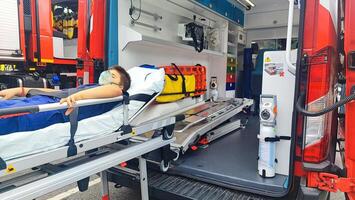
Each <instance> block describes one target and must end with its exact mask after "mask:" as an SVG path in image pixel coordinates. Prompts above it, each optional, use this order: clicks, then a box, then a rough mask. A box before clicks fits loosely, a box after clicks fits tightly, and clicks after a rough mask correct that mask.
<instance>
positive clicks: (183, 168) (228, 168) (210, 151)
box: [169, 116, 288, 194]
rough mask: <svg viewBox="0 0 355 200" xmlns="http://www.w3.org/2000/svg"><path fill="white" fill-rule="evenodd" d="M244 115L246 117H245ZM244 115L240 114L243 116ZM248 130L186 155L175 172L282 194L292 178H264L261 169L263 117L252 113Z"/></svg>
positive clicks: (222, 183)
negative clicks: (259, 162)
mask: <svg viewBox="0 0 355 200" xmlns="http://www.w3.org/2000/svg"><path fill="white" fill-rule="evenodd" d="M245 117H246V116H243V117H242V118H245ZM239 118H240V117H239ZM248 118H249V120H248V124H247V126H246V128H245V129H242V130H237V131H235V132H232V133H230V134H228V135H226V136H224V137H223V138H220V139H218V140H216V141H214V142H212V143H211V144H209V146H207V147H206V148H200V149H198V150H196V151H189V152H188V153H187V154H185V155H184V156H182V157H181V158H180V159H179V160H178V161H177V163H175V164H174V167H173V168H172V169H171V170H169V172H170V173H172V174H177V175H182V176H188V177H189V178H193V179H197V180H202V181H206V182H210V183H212V184H216V185H221V186H224V187H228V188H231V189H236V190H240V189H242V190H244V191H250V192H255V190H259V191H260V192H261V193H269V194H270V193H280V192H284V191H286V190H287V188H285V187H287V181H288V177H287V176H284V175H276V176H275V177H274V178H262V177H261V176H259V174H258V171H257V166H258V164H257V156H258V140H257V134H258V132H259V119H258V117H257V116H248Z"/></svg>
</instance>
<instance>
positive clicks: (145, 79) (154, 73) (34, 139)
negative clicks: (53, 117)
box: [0, 67, 165, 160]
mask: <svg viewBox="0 0 355 200" xmlns="http://www.w3.org/2000/svg"><path fill="white" fill-rule="evenodd" d="M128 73H129V74H130V75H131V78H132V83H131V89H130V90H129V91H128V92H129V94H130V95H134V94H138V93H139V94H150V95H151V94H154V93H159V92H161V91H162V90H163V87H164V75H165V74H164V70H163V69H160V70H156V69H146V68H140V67H134V68H132V69H130V70H128ZM143 105H144V102H140V101H131V102H130V104H129V106H128V108H129V116H130V117H131V116H133V115H134V114H135V113H136V112H137V111H138V110H139V109H140V108H141V107H142V106H143ZM122 122H123V112H122V106H119V107H116V108H114V109H112V110H111V111H109V112H106V113H104V114H102V115H99V116H95V117H91V118H87V119H84V120H81V121H79V124H78V129H77V131H76V134H75V141H76V142H79V141H83V140H87V139H91V138H94V137H97V136H102V135H105V134H110V133H112V132H114V131H115V130H117V129H118V128H119V127H120V126H121V125H122ZM69 138H70V123H60V124H54V125H51V126H48V127H46V128H43V129H39V130H36V131H27V132H17V133H12V134H9V135H4V136H0V157H1V158H2V159H4V160H10V159H14V158H18V157H23V156H27V155H31V154H35V153H39V152H45V151H48V150H52V149H56V148H58V147H62V146H65V145H66V144H67V143H68V140H69Z"/></svg>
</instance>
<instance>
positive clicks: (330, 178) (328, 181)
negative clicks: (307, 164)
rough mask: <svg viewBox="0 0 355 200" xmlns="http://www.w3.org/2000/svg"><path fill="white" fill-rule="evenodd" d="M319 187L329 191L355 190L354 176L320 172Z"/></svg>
mask: <svg viewBox="0 0 355 200" xmlns="http://www.w3.org/2000/svg"><path fill="white" fill-rule="evenodd" d="M319 179H320V180H319V184H318V188H319V189H321V190H325V191H329V192H337V191H338V190H339V191H341V192H355V179H354V178H339V176H337V175H335V174H329V173H320V174H319Z"/></svg>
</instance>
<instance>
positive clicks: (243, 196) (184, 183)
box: [109, 168, 268, 200]
mask: <svg viewBox="0 0 355 200" xmlns="http://www.w3.org/2000/svg"><path fill="white" fill-rule="evenodd" d="M109 173H110V176H109V177H110V180H111V181H113V182H115V183H117V184H119V185H122V186H126V187H133V188H139V185H138V184H139V177H138V178H137V176H134V175H133V176H132V175H129V174H122V173H120V172H119V171H118V170H117V171H116V169H114V168H113V169H110V170H109ZM148 183H149V190H150V195H151V196H150V197H151V198H152V197H154V198H157V199H191V200H202V199H209V200H237V199H238V200H264V199H268V198H266V197H262V196H258V195H255V194H250V193H245V192H239V191H235V190H230V189H226V188H223V187H219V186H216V185H212V184H208V183H203V182H199V181H195V180H192V179H189V178H185V177H180V176H174V175H167V174H163V173H160V172H156V171H149V173H148Z"/></svg>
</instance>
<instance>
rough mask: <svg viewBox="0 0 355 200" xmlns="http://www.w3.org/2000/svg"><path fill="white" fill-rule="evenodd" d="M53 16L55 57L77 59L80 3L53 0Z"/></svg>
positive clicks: (74, 0)
mask: <svg viewBox="0 0 355 200" xmlns="http://www.w3.org/2000/svg"><path fill="white" fill-rule="evenodd" d="M52 16H53V53H54V57H55V58H62V59H76V58H77V49H78V26H77V25H78V1H77V0H65V1H60V0H59V1H58V0H52Z"/></svg>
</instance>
